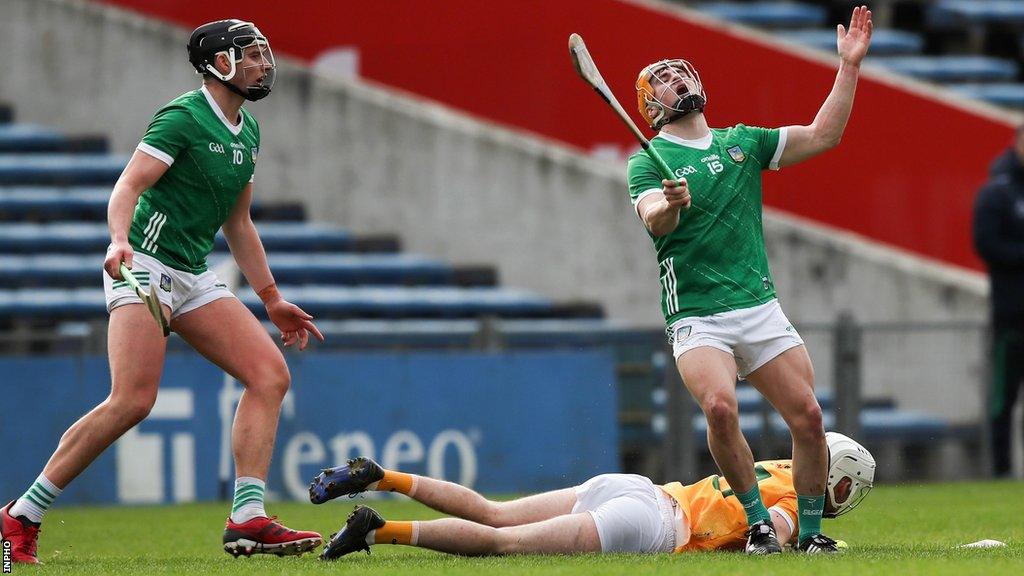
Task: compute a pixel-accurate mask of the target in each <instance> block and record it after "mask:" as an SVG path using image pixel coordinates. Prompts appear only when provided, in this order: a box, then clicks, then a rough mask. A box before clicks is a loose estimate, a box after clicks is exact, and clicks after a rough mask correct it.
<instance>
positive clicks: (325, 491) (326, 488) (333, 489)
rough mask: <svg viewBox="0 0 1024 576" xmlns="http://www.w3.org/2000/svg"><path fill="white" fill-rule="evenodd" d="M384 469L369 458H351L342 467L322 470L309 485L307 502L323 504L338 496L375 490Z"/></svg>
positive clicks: (382, 477) (381, 478) (382, 476)
mask: <svg viewBox="0 0 1024 576" xmlns="http://www.w3.org/2000/svg"><path fill="white" fill-rule="evenodd" d="M383 479H384V469H383V468H381V467H380V465H379V464H377V463H376V462H374V461H373V460H370V459H369V458H362V457H359V458H353V459H351V460H349V461H348V462H347V463H346V464H345V465H344V466H338V467H335V468H324V469H323V470H322V471H321V472H320V473H319V474H317V475H316V477H315V478H313V482H312V483H310V485H309V501H310V502H312V503H313V504H323V503H324V502H327V501H329V500H333V499H335V498H338V497H340V496H353V495H355V494H359V493H360V492H365V491H367V490H376V489H377V488H378V483H379V482H380V481H381V480H383Z"/></svg>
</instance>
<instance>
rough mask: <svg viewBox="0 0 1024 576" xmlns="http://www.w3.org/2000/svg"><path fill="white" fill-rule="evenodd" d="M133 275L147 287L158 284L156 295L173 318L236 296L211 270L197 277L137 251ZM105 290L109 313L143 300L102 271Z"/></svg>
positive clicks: (129, 287) (125, 284)
mask: <svg viewBox="0 0 1024 576" xmlns="http://www.w3.org/2000/svg"><path fill="white" fill-rule="evenodd" d="M132 274H133V275H134V276H135V279H136V280H138V281H139V284H142V287H143V288H146V289H147V290H148V289H149V283H150V281H153V282H154V283H156V294H157V297H158V298H159V299H160V303H161V304H163V305H164V306H167V307H168V308H170V309H171V318H170V319H172V320H173V319H174V318H177V317H178V316H181V315H182V314H184V313H186V312H191V311H192V310H195V309H196V308H199V307H200V306H205V305H206V304H209V303H210V302H213V301H214V300H219V299H221V298H234V297H235V295H234V294H232V293H231V290H228V287H227V285H226V284H224V283H223V282H221V281H220V280H219V279H217V275H216V274H215V273H214V272H213V271H212V270H207V271H206V272H203V273H202V274H199V275H198V276H197V275H195V274H189V273H188V272H182V271H181V270H175V269H174V268H171V267H170V266H167V265H165V264H164V263H163V262H160V261H159V260H157V259H156V258H153V257H152V256H148V255H146V254H139V253H138V252H136V253H135V256H134V257H133V258H132ZM103 292H104V295H105V296H106V298H107V312H110V311H111V310H113V309H114V308H117V307H118V306H124V305H125V304H141V303H142V299H141V298H139V297H138V295H137V294H135V290H132V288H131V286H128V284H127V283H126V282H124V281H120V280H119V281H117V282H116V283H115V282H114V279H113V278H111V277H110V276H109V275H107V273H106V272H104V273H103Z"/></svg>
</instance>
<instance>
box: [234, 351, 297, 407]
mask: <svg viewBox="0 0 1024 576" xmlns="http://www.w3.org/2000/svg"><path fill="white" fill-rule="evenodd" d="M291 385H292V376H291V373H290V372H288V365H287V364H285V363H284V361H283V360H282V361H281V362H280V363H277V362H275V363H268V364H267V365H265V366H262V367H260V368H258V369H257V370H255V371H254V372H253V374H252V375H251V376H250V377H249V378H248V381H247V382H245V386H246V388H247V389H249V390H252V391H253V392H256V393H258V394H261V395H267V396H270V397H275V398H279V399H283V398H284V396H285V394H287V393H288V389H289V388H291Z"/></svg>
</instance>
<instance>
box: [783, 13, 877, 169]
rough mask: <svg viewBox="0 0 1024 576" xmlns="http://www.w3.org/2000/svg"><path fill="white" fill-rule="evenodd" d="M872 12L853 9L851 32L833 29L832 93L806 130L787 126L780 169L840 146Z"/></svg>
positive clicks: (869, 31) (865, 44)
mask: <svg viewBox="0 0 1024 576" xmlns="http://www.w3.org/2000/svg"><path fill="white" fill-rule="evenodd" d="M871 31H872V24H871V10H868V8H867V6H860V7H857V8H854V9H853V16H851V17H850V29H849V30H846V29H845V28H843V25H842V24H840V25H839V26H838V27H837V28H836V35H837V36H838V40H837V44H838V49H839V58H840V60H839V72H838V74H836V81H835V84H833V85H832V92H830V93H829V95H828V98H825V102H824V103H823V104H822V105H821V108H820V109H819V110H818V114H817V115H816V116H815V117H814V121H813V122H811V124H810V125H808V126H789V127H788V128H787V139H786V147H785V149H784V150H783V152H782V157H781V158H780V159H779V166H780V167H782V166H791V165H793V164H796V163H798V162H803V161H804V160H807V159H808V158H812V157H814V156H817V155H818V154H821V153H822V152H825V151H826V150H831V149H832V148H835V147H836V146H838V145H839V141H840V140H841V139H842V137H843V132H844V131H845V130H846V122H847V120H849V119H850V110H852V109H853V95H854V92H856V90H857V77H858V76H859V75H860V63H861V61H862V60H863V59H864V56H865V55H867V52H868V46H869V45H870V44H871Z"/></svg>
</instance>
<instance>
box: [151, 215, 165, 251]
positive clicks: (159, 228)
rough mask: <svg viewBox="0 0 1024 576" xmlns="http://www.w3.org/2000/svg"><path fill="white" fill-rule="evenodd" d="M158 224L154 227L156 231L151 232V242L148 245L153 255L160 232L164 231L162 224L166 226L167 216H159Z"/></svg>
mask: <svg viewBox="0 0 1024 576" xmlns="http://www.w3.org/2000/svg"><path fill="white" fill-rule="evenodd" d="M160 216H161V219H160V223H159V224H157V225H156V231H154V232H153V241H152V242H150V244H151V245H152V246H153V252H154V253H155V252H156V251H157V249H158V248H159V246H157V245H156V241H157V240H158V239H159V238H160V231H161V230H163V229H164V224H167V214H161V215H160Z"/></svg>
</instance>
